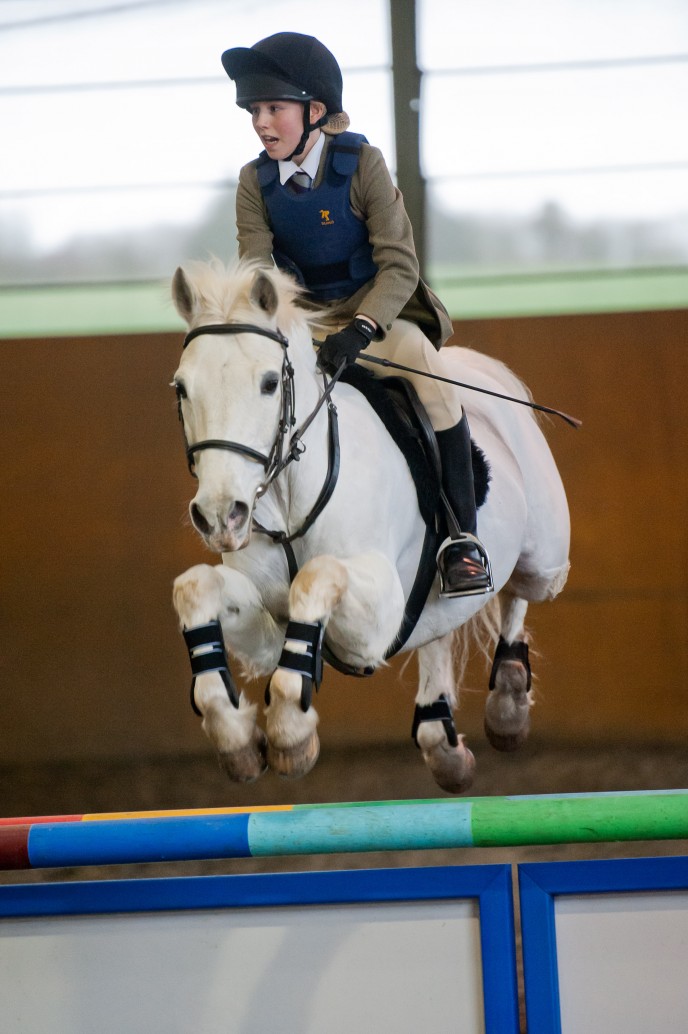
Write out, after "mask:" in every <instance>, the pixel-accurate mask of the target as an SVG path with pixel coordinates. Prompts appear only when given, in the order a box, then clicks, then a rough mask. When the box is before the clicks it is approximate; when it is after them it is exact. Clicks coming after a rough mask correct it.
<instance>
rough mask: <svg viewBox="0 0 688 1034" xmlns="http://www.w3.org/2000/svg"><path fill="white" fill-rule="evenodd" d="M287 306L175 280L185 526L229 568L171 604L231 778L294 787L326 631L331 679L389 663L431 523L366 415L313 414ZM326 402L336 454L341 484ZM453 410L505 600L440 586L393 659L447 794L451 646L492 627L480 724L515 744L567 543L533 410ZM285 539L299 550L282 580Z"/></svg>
mask: <svg viewBox="0 0 688 1034" xmlns="http://www.w3.org/2000/svg"><path fill="white" fill-rule="evenodd" d="M297 294H298V290H297V289H296V288H295V286H294V284H293V282H292V281H291V280H290V279H289V278H288V277H286V276H285V275H283V274H282V273H280V272H279V271H277V270H275V269H264V268H259V267H257V266H256V265H254V264H250V263H239V264H238V265H236V266H235V267H234V268H232V269H229V270H227V269H225V268H224V267H223V266H221V265H220V264H218V263H210V264H203V263H199V264H194V265H193V266H192V267H190V269H189V270H187V271H186V272H185V271H183V270H182V269H178V270H177V272H176V273H175V276H174V280H173V299H174V303H175V306H176V308H177V311H178V312H179V314H180V315H181V316H182V318H183V319H184V320H185V321H186V323H187V325H188V327H189V334H188V335H187V338H186V341H185V348H184V351H183V354H182V357H181V362H180V364H179V367H178V369H177V372H176V373H175V375H174V386H175V388H176V390H177V395H178V399H179V411H180V417H181V419H182V423H183V427H184V433H185V437H186V444H187V450H188V459H189V464H190V467H191V468H192V471H193V472H194V473H195V475H196V477H197V479H198V491H197V492H196V495H195V497H194V499H193V500H192V502H191V504H190V514H191V520H192V523H193V525H194V527H195V528H196V530H197V531H198V532H199V534H200V535H201V537H202V538H203V540H204V541H205V542H206V544H207V545H208V547H209V548H210V549H211V550H212V551H214V552H216V553H220V554H222V563H220V564H218V565H217V566H211V565H206V564H201V565H197V566H195V567H192V568H191V569H190V570H189V571H187V572H186V573H185V574H183V575H181V576H180V577H179V578H177V579H176V581H175V584H174V606H175V609H176V611H177V615H178V617H179V622H180V625H181V628H182V630H183V631H184V635H185V638H186V641H187V646H188V648H189V655H190V658H191V662H192V671H193V674H194V682H193V685H192V700H193V703H194V707H195V709H196V710H197V711H198V713H199V714H200V715H202V717H203V728H204V730H205V732H206V733H207V735H208V737H209V738H210V740H211V741H212V743H213V744H214V746H215V748H216V750H217V751H218V754H219V757H220V760H221V763H222V765H223V767H224V768H225V769H226V771H227V773H228V775H229V776H230V777H231V778H232V779H235V780H237V781H244V782H245V781H250V780H252V779H255V778H256V777H258V776H259V775H260V774H261V773H262V772H263V771H264V770H265V769H266V767H268V766H270V767H271V768H272V769H274V770H275V771H276V772H278V773H279V774H281V775H286V776H300V775H303V774H305V773H306V772H308V771H309V770H310V769H311V768H312V766H313V765H314V764H315V761H316V759H317V756H318V752H319V741H318V736H317V732H316V725H317V722H318V717H317V714H316V712H315V709H314V707H313V706H312V703H311V700H310V691H311V689H312V685H313V684H314V683H316V684H317V681H318V678H319V671H318V668H319V662H320V646H321V643H322V638H323V635H324V637H325V647H326V649H327V650H328V651H329V652H330V656H331V655H334V656H335V657H336V658H337V659H338V661H339V662H341V664H342V665H344V666H350V667H351V668H353V669H357V670H362V669H374V668H376V667H378V666H380V665H381V664H383V663H384V659H385V656H386V654H387V652H388V649H389V647H390V644H391V643H392V642H393V641H394V640H395V637H396V636H397V633H398V631H399V628H400V625H401V623H402V619H403V617H404V612H405V604H406V599H407V597H408V595H409V592H410V590H411V588H412V586H413V584H414V579H415V576H416V571H417V568H418V563H419V555H420V553H421V546H422V543H423V537H424V532H425V528H426V525H425V523H424V521H423V519H422V518H421V515H420V513H419V509H418V500H417V496H416V490H415V487H414V483H413V481H412V478H411V475H410V472H409V468H408V466H407V464H406V462H405V460H404V458H403V456H402V454H401V452H400V450H399V448H398V446H397V445H396V444H395V442H394V441H392V439H391V438H390V436H389V434H388V433H387V431H386V430H385V428H384V426H383V425H382V423H381V421H380V419H379V418H378V417H377V416H376V414H375V413H374V411H373V409H372V408H371V406H370V405H369V403H368V402H367V401H366V400H365V399H364V398H363V396H362V395H361V394H360V393H359V392H358V391H357V390H356V389H355V388H353V387H352V386H350V385H347V384H342V383H337V385H336V387H335V389H334V391H333V394H332V399H331V400H330V399H328V398H325V400H323V393H324V384H325V379H324V378H323V375H322V374H321V373H320V371H319V370H318V368H317V367H316V352H315V349H314V348H313V344H312V328H311V326H309V323H308V322H307V317H306V313H305V311H304V310H303V309H302V308H300V307H299V306H298V305H297V304H295V301H296V297H297ZM444 355H445V356H446V362H447V365H448V367H450V368H451V370H453V371H454V376H456V378H457V379H460V380H463V381H470V382H471V383H473V384H475V385H476V386H477V387H480V388H483V389H486V390H487V391H494V392H502V393H504V392H506V393H508V394H510V395H512V396H516V397H518V398H520V399H523V400H527V399H528V398H529V396H528V395H527V392H526V390H525V388H524V387H523V385H522V384H521V383H520V382H519V381H518V380H517V379H516V377H515V376H514V375H513V374H512V373H511V372H510V371H509V370H508V369H507V368H506V367H505V366H504V365H503V364H502V363H500V362H498V361H496V360H494V359H491V358H488V357H486V356H484V355H481V354H479V353H476V352H472V351H469V350H466V349H464V348H455V347H451V348H448V349H446V352H445V353H444ZM319 401H320V406H318V404H319ZM331 401H334V403H335V404H336V413H337V414H338V429H339V440H340V454H339V457H338V465H339V474H338V478H336V479H335V482H336V483H334V484H333V478H332V477H331V476H328V475H331V474H332V466H333V458H332V450H333V446H332V434H331V431H332V427H331V422H332V419H333V414H332V409H333V408H334V407H332V406H331ZM463 402H464V405H465V408H466V411H467V414H468V419H469V423H470V428H471V434H472V437H473V439H474V440H475V441H476V442H477V444H478V445H479V446H480V448H481V449H482V450H483V452H484V454H485V456H486V457H487V460H488V463H489V466H490V475H491V480H490V484H489V491H488V494H487V499H486V501H485V503H484V505H483V506H482V507H481V508H480V510H479V513H478V524H479V535H480V539H481V540H482V542H483V543H484V544H485V546H486V548H487V551H488V554H489V556H490V558H491V563H492V577H493V581H494V587H495V591H496V592H497V593H498V596H486V595H481V596H467V597H462V598H454V599H440V598H439V595H438V591H439V586H438V581H437V579H436V580H435V582H434V584H433V586H432V588H431V590H430V593H429V596H428V598H427V602H426V603H425V606H424V608H423V609H422V613H421V614H420V618H419V620H418V621H417V624H416V625H415V628H414V629H413V631H412V633H411V635H410V637H409V638H408V640H407V641H406V643H405V645H404V647H403V649H404V650H417V651H418V665H419V688H418V693H417V696H416V705H417V706H416V720H415V722H414V726H415V737H416V742H417V744H418V746H419V747H420V748H421V750H422V753H423V756H424V758H425V761H426V762H427V764H428V766H429V768H430V770H431V771H432V773H433V776H434V778H435V780H436V781H437V782H438V784H439V785H440V786H442V787H443V788H444V789H445V790H447V791H449V792H453V793H459V792H462V791H463V790H465V789H466V788H467V787H468V786H469V785H470V782H471V780H472V776H473V768H474V764H475V762H474V759H473V755H472V754H471V752H470V750H469V749H468V748H467V747H466V745H465V743H464V740H463V737H462V736H457V735H456V733H455V730H454V727H453V723H452V718H451V711H452V709H453V708H454V707H455V706H456V704H457V678H456V672H455V662H454V654H455V651H454V649H453V646H454V644H455V639H456V636H455V632H456V630H457V629H461V631H462V633H465V632H466V630H467V629H470V628H471V626H473V627H475V626H476V625H477V624H479V622H480V620H481V618H484V617H485V615H486V614H488V613H491V616H492V617H493V618H497V619H498V620H497V622H496V625H497V627H498V629H499V646H498V650H497V655H496V659H495V663H494V666H493V670H492V678H491V687H492V688H491V691H490V693H489V695H488V699H487V706H486V716H485V727H486V731H487V734H488V736H489V738H490V739H491V741H492V743H493V744H494V745H495V746H497V747H499V748H501V749H513V748H514V747H515V746H517V745H518V744H519V743H520V742H522V740H523V739H524V738H525V736H526V734H527V731H528V724H529V708H530V705H531V702H532V701H531V692H530V669H529V667H528V656H527V647H526V644H525V640H526V635H525V630H524V619H525V614H526V610H527V607H528V603H529V602H532V601H541V600H548V599H552V598H553V597H555V596H556V595H557V594H558V593H559V592H560V590H561V589H562V588H563V586H564V584H565V582H566V577H567V573H568V567H569V562H568V550H569V532H570V527H569V515H568V508H567V504H566V497H565V494H564V489H563V486H562V483H561V479H560V477H559V474H558V472H557V469H556V466H555V464H554V460H553V458H552V455H551V453H550V450H549V448H548V446H547V443H546V441H545V439H544V437H543V435H542V433H541V431H540V428H539V426H538V423H537V421H536V419H535V417H534V415H533V412H532V410H531V409H529V408H527V407H526V406H524V405H517V404H514V403H511V402H508V401H503V400H501V399H498V398H494V397H492V396H490V395H488V394H479V393H477V392H472V391H464V393H463ZM292 404H293V405H292ZM328 425H329V426H330V433H329V434H328ZM294 427H296V428H297V429H299V433H298V435H297V437H296V439H293V438H292V437H291V436H292V435H293V429H294ZM290 442H291V447H290ZM290 459H294V460H295V462H289V460H290ZM329 495H331V498H329ZM314 507H315V510H314ZM266 529H268V530H269V531H272V532H274V533H275V534H274V535H273V536H272V537H271V536H270V535H269V534H262V533H261V532H263V531H265V530H266ZM280 532H281V533H282V538H285V537H287V538H290V539H292V541H291V547H290V548H291V552H292V570H291V571H290V567H289V564H288V562H287V554H286V553H285V549H283V548H282V545H281V544H280V542H279V541H276V539H277V538H279V533H280ZM294 561H295V563H296V565H298V573H296V575H295V577H293V580H291V579H292V576H293V575H294ZM481 612H482V613H481ZM483 624H484V625H487V622H485V621H483ZM492 624H493V627H494V626H495V621H494V620H493V622H492ZM461 626H463V628H462V627H461ZM220 629H221V632H220ZM496 638H497V635H496V634H493V636H492V641H493V642H494V640H496ZM223 640H224V642H223ZM225 646H226V648H227V649H228V651H229V653H230V654H231V655H232V656H233V657H234V658H236V659H237V660H238V662H239V663H240V664H241V666H242V669H243V671H244V673H245V674H247V675H249V676H251V677H254V676H259V675H269V676H270V681H269V685H268V690H267V691H266V701H267V708H266V710H265V718H266V733H264V732H263V731H262V729H261V728H260V727H259V725H258V724H257V714H256V711H257V708H256V705H255V704H253V703H251V702H250V701H249V700H248V699H247V698H246V696H245V694H244V693H243V692H242V693H241V694H239V693H237V691H236V689H235V687H234V685H233V683H232V679H231V675H230V673H229V666H228V663H227V658H226V655H225ZM326 656H328V654H327V653H326ZM266 734H267V735H266Z"/></svg>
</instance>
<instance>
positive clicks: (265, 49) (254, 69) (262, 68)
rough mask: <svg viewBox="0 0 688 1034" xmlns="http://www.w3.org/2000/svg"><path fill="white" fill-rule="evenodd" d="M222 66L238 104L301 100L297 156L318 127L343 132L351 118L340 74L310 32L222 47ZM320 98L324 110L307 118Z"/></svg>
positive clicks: (244, 106) (278, 33) (282, 33)
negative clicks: (314, 117)
mask: <svg viewBox="0 0 688 1034" xmlns="http://www.w3.org/2000/svg"><path fill="white" fill-rule="evenodd" d="M222 64H223V67H224V70H225V72H226V73H227V75H228V76H229V78H230V79H233V80H234V81H235V82H236V88H237V99H236V102H237V104H238V105H239V107H240V108H246V109H247V110H250V108H251V105H252V104H254V103H255V102H256V101H268V100H288V101H299V102H300V103H302V104H303V135H302V137H301V140H300V141H299V144H298V146H297V148H296V150H295V151H293V152H292V154H291V155H290V156H289V157H290V158H293V157H294V156H295V155H298V154H301V152H302V151H303V149H304V147H305V146H306V141H307V140H308V136H309V134H310V133H311V132H312V131H313V130H314V129H317V128H318V127H320V126H321V127H322V128H323V131H324V132H325V133H330V134H332V135H335V134H337V133H343V132H344V130H345V129H348V127H349V116H348V115H347V114H346V112H344V111H342V73H341V70H340V68H339V65H338V64H337V61H336V59H335V57H334V55H333V54H331V53H330V51H329V50H328V49H327V47H326V46H324V45H323V44H322V43H321V42H320V41H319V40H317V39H316V38H315V37H314V36H304V35H302V34H301V33H300V32H277V33H275V35H274V36H268V37H267V39H263V40H260V41H259V42H258V43H256V44H254V46H252V47H233V48H232V49H231V50H225V52H224V54H223V55H222ZM311 101H321V102H322V103H323V104H324V105H325V107H326V109H327V113H326V114H325V115H324V116H323V117H322V118H321V119H319V120H318V122H316V123H311V121H310V102H311Z"/></svg>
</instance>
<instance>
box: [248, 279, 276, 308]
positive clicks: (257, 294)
mask: <svg viewBox="0 0 688 1034" xmlns="http://www.w3.org/2000/svg"><path fill="white" fill-rule="evenodd" d="M278 301H279V299H278V297H277V288H276V287H275V285H274V284H273V282H272V280H271V279H270V277H269V276H266V274H265V273H256V279H255V280H254V281H253V287H252V288H251V302H252V303H253V304H254V305H257V306H259V308H261V309H262V310H263V312H264V313H266V315H268V316H273V315H274V314H275V313H276V312H277V304H278Z"/></svg>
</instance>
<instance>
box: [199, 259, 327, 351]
mask: <svg viewBox="0 0 688 1034" xmlns="http://www.w3.org/2000/svg"><path fill="white" fill-rule="evenodd" d="M184 269H185V272H186V273H187V274H188V276H189V279H190V280H191V281H192V283H193V288H194V292H195V294H196V301H197V306H198V308H197V310H196V312H195V313H194V324H195V325H198V326H201V325H202V324H204V323H229V322H231V321H237V322H241V321H242V320H246V321H249V320H250V319H251V318H254V317H255V312H256V306H255V304H254V303H252V301H251V290H252V288H253V284H254V282H255V278H256V274H257V273H259V272H260V273H262V274H263V275H264V276H266V277H267V278H268V279H269V280H270V281H271V282H272V284H273V285H274V287H275V291H276V293H277V299H278V303H277V312H276V320H277V326H278V327H280V328H281V329H282V330H283V331H284V332H285V333H289V332H290V331H291V330H292V328H295V327H296V326H297V325H298V326H299V327H300V328H305V327H306V326H308V325H310V324H314V325H316V326H317V325H318V323H319V319H320V314H319V313H318V312H316V311H310V310H308V311H307V310H306V308H304V307H303V303H302V304H301V305H300V304H299V302H300V300H301V298H302V296H303V293H304V292H303V290H302V289H301V288H300V287H299V285H298V284H297V283H296V282H295V281H294V280H292V278H291V277H290V276H288V275H287V274H286V273H283V272H282V271H281V270H279V269H277V268H276V267H275V266H267V265H265V264H264V263H261V262H256V261H253V260H247V259H237V260H235V261H234V262H231V263H229V264H228V265H225V264H224V263H223V262H221V261H220V259H217V258H212V259H210V260H209V261H207V262H200V261H196V262H188V263H185V266H184Z"/></svg>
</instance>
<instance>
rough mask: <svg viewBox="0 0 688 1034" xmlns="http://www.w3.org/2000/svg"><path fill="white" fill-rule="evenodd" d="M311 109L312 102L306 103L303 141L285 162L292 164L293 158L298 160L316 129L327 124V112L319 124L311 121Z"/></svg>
mask: <svg viewBox="0 0 688 1034" xmlns="http://www.w3.org/2000/svg"><path fill="white" fill-rule="evenodd" d="M310 109H311V102H310V101H306V102H305V103H304V105H303V133H302V135H301V139H300V140H299V142H298V144H297V145H296V148H295V150H293V151H292V152H291V154H290V155H288V156H287V157H286V158H285V159H284V160H285V162H290V161H291V160H292V158H298V156H299V155H300V154H302V153H303V149H304V147H305V146H306V144H307V142H308V137H309V136H310V135H311V133H312V132H313V130H314V129H320V128H321V126H324V125H326V123H327V112H325V114H324V115H323V116H322V118H319V119H318V121H317V122H311V119H310V115H311V110H310Z"/></svg>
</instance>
